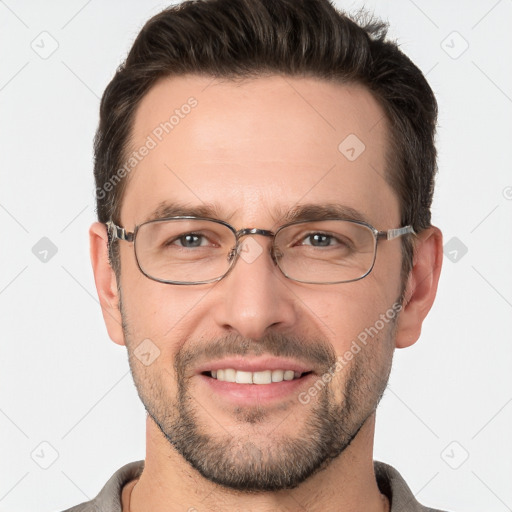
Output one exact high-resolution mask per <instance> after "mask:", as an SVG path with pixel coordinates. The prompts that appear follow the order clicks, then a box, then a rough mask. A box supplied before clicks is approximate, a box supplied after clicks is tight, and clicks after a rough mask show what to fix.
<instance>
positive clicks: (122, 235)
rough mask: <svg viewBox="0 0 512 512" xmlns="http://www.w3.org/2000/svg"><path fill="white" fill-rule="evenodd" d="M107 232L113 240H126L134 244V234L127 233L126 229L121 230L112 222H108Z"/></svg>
mask: <svg viewBox="0 0 512 512" xmlns="http://www.w3.org/2000/svg"><path fill="white" fill-rule="evenodd" d="M107 230H108V232H109V234H110V236H111V238H112V240H116V239H119V240H126V241H127V242H133V239H134V234H133V233H127V232H126V229H124V228H120V227H119V226H117V225H116V224H114V223H113V222H112V221H111V220H109V221H108V222H107Z"/></svg>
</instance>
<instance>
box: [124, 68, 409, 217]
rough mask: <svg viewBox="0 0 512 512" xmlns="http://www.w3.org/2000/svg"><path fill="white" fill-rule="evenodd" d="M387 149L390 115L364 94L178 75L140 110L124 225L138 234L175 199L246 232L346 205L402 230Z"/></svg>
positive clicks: (278, 81)
mask: <svg viewBox="0 0 512 512" xmlns="http://www.w3.org/2000/svg"><path fill="white" fill-rule="evenodd" d="M387 146H388V144H387V127H386V121H385V116H384V113H383V111H382V109H381V107H380V106H379V105H378V103H377V102H376V100H375V99H374V98H373V96H372V95H371V94H370V93H369V92H368V91H367V90H366V89H365V88H363V87H361V86H357V85H341V84H337V83H332V82H327V81H324V80H320V79H315V78H294V77H288V76H286V77H284V76H270V77H260V78H256V79H251V80H243V81H238V82H234V81H230V80H218V79H213V78H212V77H205V76H197V75H186V76H181V77H172V78H166V79H163V80H161V81H159V82H158V83H157V84H156V85H155V86H154V87H153V88H152V89H151V90H150V91H149V92H148V93H147V94H146V96H145V97H144V98H143V100H142V101H141V103H140V104H139V106H138V109H137V111H136V114H135V119H134V125H133V130H132V137H131V140H130V149H129V151H128V154H127V158H130V157H131V158H132V160H134V162H135V161H136V165H133V168H132V170H130V171H129V174H128V183H127V187H126V190H125V194H124V198H123V205H122V209H121V221H122V223H123V224H125V225H126V226H127V227H133V225H135V224H137V223H140V222H142V221H144V220H147V217H148V216H150V215H151V212H153V211H154V210H155V209H156V208H158V206H159V205H161V204H163V203H170V204H172V203H174V202H175V203H179V204H180V205H190V206H191V207H198V206H206V207H208V208H210V209H212V210H214V211H215V212H216V213H217V214H218V217H220V218H223V219H224V220H229V221H234V223H236V224H238V223H240V225H244V226H247V225H248V223H249V224H250V223H256V222H258V223H260V224H261V222H267V220H269V221H270V220H271V219H272V220H276V218H277V217H279V216H280V215H282V214H283V212H286V211H287V210H290V209H291V208H293V207H296V206H297V205H300V204H309V205H315V204H318V205H322V204H341V205H345V206H347V207H349V208H352V209H355V210H357V211H360V212H362V214H363V215H364V216H365V217H366V218H367V219H368V220H369V221H371V222H373V223H374V224H375V225H376V227H380V226H385V227H388V225H389V226H390V227H392V226H391V224H393V225H394V224H396V223H397V222H398V219H399V211H398V202H397V199H396V196H395V194H394V192H393V191H392V190H391V188H390V187H389V185H388V184H387V182H386V181H385V179H384V176H385V173H386V150H387ZM144 148H146V149H144Z"/></svg>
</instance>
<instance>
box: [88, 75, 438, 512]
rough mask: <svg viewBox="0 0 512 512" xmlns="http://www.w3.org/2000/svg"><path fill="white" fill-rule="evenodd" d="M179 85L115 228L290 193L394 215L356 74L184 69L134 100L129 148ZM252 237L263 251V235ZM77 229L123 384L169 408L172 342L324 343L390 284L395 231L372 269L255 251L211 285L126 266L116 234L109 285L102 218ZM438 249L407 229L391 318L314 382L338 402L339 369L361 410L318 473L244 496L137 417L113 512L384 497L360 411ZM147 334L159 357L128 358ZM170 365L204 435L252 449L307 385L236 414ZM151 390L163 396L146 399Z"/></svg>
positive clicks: (125, 248) (293, 434)
mask: <svg viewBox="0 0 512 512" xmlns="http://www.w3.org/2000/svg"><path fill="white" fill-rule="evenodd" d="M190 96H194V97H195V98H196V99H197V101H198V106H197V107H196V108H195V109H193V110H192V112H191V113H190V114H189V115H188V116H187V117H186V118H185V119H183V120H182V121H181V122H180V123H179V124H178V125H177V126H176V127H175V128H174V129H173V131H172V133H170V134H169V135H167V136H165V137H164V139H163V140H162V142H160V143H159V144H158V146H157V147H156V148H155V149H153V150H152V151H151V152H150V153H149V154H148V155H147V156H146V157H145V158H144V159H143V160H142V161H141V162H140V163H139V164H138V166H137V168H136V169H135V170H134V171H132V173H131V174H130V176H129V182H128V185H127V188H126V191H125V196H124V198H123V203H122V209H121V218H120V225H122V226H123V227H125V228H126V229H127V230H129V231H133V229H134V227H135V226H136V225H137V224H140V223H141V222H143V221H144V220H146V219H147V217H148V215H150V214H151V212H152V211H153V210H154V209H155V208H156V207H157V206H158V205H159V204H160V203H161V202H162V201H171V202H173V201H179V202H180V203H186V204H188V205H190V206H198V205H201V204H214V205H215V206H216V208H217V218H220V219H222V220H225V221H227V222H229V223H230V224H232V225H233V226H234V227H235V228H236V229H240V228H245V227H258V228H261V229H269V230H272V229H274V230H275V228H276V227H277V226H279V225H280V224H282V222H281V219H282V214H283V212H287V211H289V210H290V209H292V208H293V207H295V206H296V205H297V204H299V205H301V204H306V203H308V204H316V205H324V204H326V203H334V204H343V205H347V206H350V207H352V208H355V209H357V210H358V211H360V212H362V213H363V214H364V215H365V216H366V218H367V219H368V221H369V222H370V223H371V224H372V225H373V226H375V227H376V228H377V229H379V230H384V229H390V228H395V227H399V226H400V224H399V222H400V215H399V205H398V200H397V197H396V195H395V193H394V191H393V190H392V189H391V188H390V186H389V185H388V184H387V183H386V181H385V180H384V179H383V176H384V173H385V161H386V148H387V127H386V123H385V121H384V116H383V111H382V109H381V108H380V106H379V105H378V103H377V102H376V101H375V100H374V98H373V97H372V95H371V94H370V93H369V92H368V91H367V90H366V89H364V88H363V87H360V86H356V85H340V84H333V83H328V82H324V81H322V80H318V79H313V78H291V77H281V76H271V77H265V78H258V79H255V80H246V81H243V82H242V83H233V82H229V81H218V80H212V79H211V78H207V77H199V76H193V75H189V76H183V77H173V78H170V79H165V80H161V81H160V82H159V83H157V84H156V85H155V86H154V87H153V88H152V89H151V90H150V91H149V92H148V94H147V95H146V96H145V97H144V99H143V101H142V102H141V104H140V105H139V108H138V110H137V113H136V117H135V122H134V127H133V136H132V146H133V148H137V147H140V146H141V145H142V144H143V143H144V141H145V140H146V137H147V136H148V134H150V133H151V132H152V130H154V128H155V127H156V126H158V125H159V124H160V123H161V122H162V121H164V120H165V119H166V118H168V117H169V115H170V114H172V111H173V110H174V109H175V108H179V107H180V105H183V104H184V103H185V102H186V101H187V98H189V97H190ZM349 134H356V135H357V137H358V138H359V139H360V140H362V141H363V143H364V144H365V146H366V149H365V151H364V152H363V153H362V154H361V155H360V156H359V157H358V158H357V159H356V160H354V161H352V162H351V161H349V160H348V159H347V158H345V156H344V155H342V154H341V153H340V151H338V145H339V144H340V142H341V141H343V140H344V139H345V137H347V135H349ZM255 240H256V241H257V242H258V243H259V244H260V245H261V246H262V248H264V249H267V248H268V244H269V240H268V239H266V238H263V237H256V238H255ZM90 242H91V259H92V264H93V269H94V276H95V282H96V287H97V290H98V295H99V298H100V302H101V306H102V310H103V315H104V319H105V322H106V325H107V329H108V333H109V336H110V338H111V339H112V340H113V341H114V342H115V343H117V344H120V345H127V349H128V352H129V354H130V364H131V368H132V372H133V374H134V379H135V381H136V383H137V386H138V390H139V394H140V395H141V396H142V397H144V396H145V397H146V399H147V400H148V401H151V400H153V403H158V404H160V407H161V408H164V407H166V408H167V409H166V410H167V411H170V412H172V411H175V409H174V408H173V404H174V403H175V401H176V399H177V396H178V387H177V383H176V372H175V369H174V367H173V365H174V363H175V360H176V356H177V354H178V353H179V352H180V350H186V349H192V348H193V349H195V350H197V351H198V353H200V351H201V348H202V347H203V348H204V344H205V343H215V342H216V340H224V339H226V337H229V336H235V337H240V339H242V338H243V339H246V340H252V341H251V342H252V345H251V346H252V347H257V346H258V341H259V342H260V343H261V345H260V347H261V348H262V349H263V350H264V349H266V348H268V347H269V345H268V344H266V340H267V338H266V337H267V336H268V335H269V334H273V333H275V334H279V335H283V336H289V337H297V336H301V337H302V338H303V339H304V340H309V342H311V343H312V342H313V341H315V340H319V343H321V344H324V345H325V347H326V348H328V349H330V350H331V351H332V352H333V353H335V354H336V355H337V356H340V355H342V354H344V353H345V352H346V351H347V350H348V349H349V348H350V345H351V342H352V341H353V340H354V339H356V338H357V335H358V334H359V333H361V332H362V331H364V329H365V328H367V327H369V326H372V325H374V324H375V322H376V320H378V319H379V315H381V314H383V313H385V312H386V311H387V310H388V309H389V308H390V307H391V306H392V305H393V303H394V302H395V301H396V299H397V297H399V295H400V291H401V284H402V283H401V281H400V268H401V248H400V241H399V239H397V240H393V241H387V242H383V243H379V248H378V251H377V260H376V263H375V267H374V269H373V270H372V272H371V273H370V274H369V275H368V276H367V277H365V278H364V279H362V280H360V281H356V282H352V283H344V284H338V285H310V284H309V285H308V284H301V283H297V282H294V281H291V280H289V279H286V278H285V277H284V276H283V275H282V274H281V273H280V272H279V270H278V269H277V268H276V267H275V266H274V264H273V263H272V260H271V258H270V257H269V255H268V253H267V252H266V250H264V251H263V253H262V255H261V256H259V257H258V258H256V260H254V261H253V262H252V263H246V262H245V261H243V260H241V259H240V260H239V261H238V262H237V264H236V266H235V268H234V269H233V270H232V272H231V273H230V274H229V275H228V276H227V277H226V278H224V279H223V280H221V281H219V282H217V283H212V284H207V285H200V286H173V285H166V284H162V283H158V282H155V281H153V280H150V279H148V278H146V277H145V276H144V275H143V274H142V273H141V272H140V271H139V269H138V268H137V264H136V260H135V256H134V251H133V246H132V244H129V243H126V242H120V243H121V250H120V256H121V268H122V272H121V278H120V283H118V282H117V281H116V276H115V274H114V272H113V271H112V269H111V267H110V265H109V263H108V253H107V237H106V229H105V226H104V225H102V224H99V223H95V224H93V225H92V226H91V229H90ZM441 262H442V235H441V232H440V230H439V229H438V228H436V227H432V228H429V229H427V230H425V231H424V232H422V233H420V234H419V236H418V237H417V240H416V250H415V258H414V266H413V270H412V272H411V274H410V276H409V279H408V281H407V283H406V289H405V300H404V303H403V309H402V311H401V313H400V315H399V317H398V321H397V323H396V325H393V324H392V323H390V324H389V325H388V326H386V328H384V329H383V330H382V332H380V333H379V336H378V339H375V340H374V341H372V342H371V343H369V344H368V345H367V346H366V347H364V349H363V350H362V351H361V353H359V354H357V355H355V356H354V358H353V359H352V360H351V361H350V362H349V363H348V365H347V367H346V368H345V369H344V370H343V371H340V372H337V373H336V374H335V377H334V378H333V379H332V381H331V383H330V385H329V390H330V393H331V394H330V400H331V402H332V403H333V404H337V405H339V407H340V408H341V410H343V407H344V404H345V402H344V396H345V395H346V392H347V382H348V379H349V376H350V375H351V374H352V375H356V376H357V378H358V379H359V380H358V382H359V387H358V394H357V395H356V397H357V401H356V403H357V404H358V407H359V410H358V411H357V414H356V416H357V417H358V418H359V419H363V420H364V421H363V424H362V426H361V428H360V429H359V430H358V431H357V432H354V434H356V433H357V435H355V437H354V439H353V440H352V442H351V443H350V445H349V446H348V447H347V448H346V449H345V450H343V451H342V452H341V454H340V455H339V456H337V457H335V458H334V459H332V460H329V461H328V462H327V463H326V464H325V466H324V467H322V468H321V470H320V471H318V472H316V473H314V474H312V475H311V476H310V477H309V478H307V479H306V480H304V481H303V482H302V483H301V484H300V485H298V486H296V487H295V488H293V489H283V490H277V491H272V492H257V493H247V492H245V493H244V492H240V491H236V490H232V489H228V488H226V487H223V486H220V485H218V484H215V483H214V482H212V481H210V480H209V479H207V478H205V477H204V476H202V475H201V474H200V473H199V472H198V471H196V469H194V468H193V467H191V466H190V465H189V464H188V463H187V461H186V460H185V459H184V458H183V457H182V456H181V455H180V454H179V453H178V452H177V451H176V450H175V449H174V448H173V446H172V445H171V444H170V443H169V441H168V440H167V438H166V437H165V436H164V435H163V433H162V431H161V430H160V429H159V427H158V426H157V425H156V424H155V422H154V421H153V419H152V418H151V416H150V415H148V418H147V436H146V442H147V443H146V462H145V469H144V472H143V473H142V475H141V477H140V479H139V480H138V481H137V482H132V483H131V484H129V486H126V487H125V489H124V492H123V507H124V508H123V510H128V506H127V503H128V500H129V501H130V508H131V510H132V511H137V512H144V511H150V510H151V511H153V512H159V511H164V510H165V511H166V512H170V511H178V510H181V511H183V510H188V509H190V510H194V509H195V510H198V511H203V510H212V511H213V510H223V511H235V510H253V511H270V510H279V511H286V510H290V511H292V510H298V509H300V506H302V507H304V509H305V510H308V511H311V512H315V511H320V510H322V511H325V510H344V511H356V510H366V511H370V512H374V511H381V510H386V507H387V502H386V500H383V497H382V495H381V494H380V492H379V489H378V487H377V484H376V480H375V475H374V470H373V457H372V452H373V438H374V427H375V412H374V409H375V407H376V404H377V403H378V399H379V391H380V387H382V386H384V385H385V382H386V381H387V376H388V373H389V369H390V365H391V360H392V355H393V351H394V348H395V347H397V348H403V347H407V346H410V345H412V344H413V343H414V342H415V341H416V340H417V339H418V338H419V335H420V332H421V325H422V322H423V320H424V319H425V317H426V315H427V313H428V311H429V310H430V308H431V306H432V303H433V301H434V298H435V294H436V290H437V283H438V279H439V274H440V270H441ZM118 286H120V288H121V290H122V308H123V312H124V327H125V329H124V330H123V328H122V324H123V318H122V317H121V311H120V307H119V300H120V295H119V292H118ZM147 338H149V339H151V340H152V342H153V343H154V344H155V345H156V346H158V349H159V350H160V355H159V356H158V358H157V359H156V360H155V361H154V362H153V363H152V364H151V365H149V366H144V365H142V364H141V363H140V361H138V360H137V359H136V358H134V357H133V350H134V349H135V348H136V346H137V345H138V344H139V343H140V342H141V341H142V340H144V339H147ZM219 342H220V341H219ZM358 365H359V370H360V371H359V373H357V372H356V370H355V369H356V367H357V366H358ZM186 370H187V373H186V382H187V384H188V392H189V394H190V396H191V397H192V400H193V403H194V404H196V405H195V407H194V411H195V414H196V419H197V421H198V422H199V423H200V425H201V428H203V429H204V432H207V433H208V434H209V435H211V436H214V437H217V438H219V436H220V437H222V436H227V437H229V438H230V439H231V440H234V444H233V445H231V446H232V447H233V446H236V442H237V441H238V442H240V443H241V444H242V445H243V443H244V442H246V441H247V439H250V440H251V442H252V443H253V445H254V446H256V447H257V448H260V449H261V450H262V453H270V452H269V451H271V450H272V449H273V447H275V446H276V443H278V442H279V441H282V440H284V439H296V438H298V436H299V434H300V433H301V432H302V433H303V429H304V428H305V424H306V421H307V419H308V418H311V417H312V416H311V415H312V414H313V411H314V407H315V406H317V405H318V404H319V401H320V397H321V396H322V394H321V393H319V394H318V395H317V396H316V397H312V399H311V402H310V403H309V404H308V405H303V404H301V403H300V402H299V401H298V400H297V397H296V396H295V395H294V396H293V397H287V398H286V399H283V400H282V401H280V402H279V403H278V404H277V405H276V404H273V405H269V406H263V407H262V408H260V409H258V413H259V414H260V418H261V421H256V422H250V421H246V420H247V419H248V418H249V416H250V414H251V413H254V412H255V411H254V410H253V409H251V408H250V407H247V409H246V410H244V408H243V407H242V410H240V409H238V410H235V408H234V407H233V406H232V404H230V403H229V402H227V401H225V400H222V399H219V397H215V396H213V395H212V393H211V391H210V390H209V389H207V388H206V386H204V385H203V384H201V382H199V379H198V377H197V375H195V374H194V372H193V368H188V367H187V368H186ZM372 375H373V377H372ZM375 376H376V377H375ZM308 387H309V386H308ZM305 389H307V388H305ZM156 390H158V392H159V393H163V396H162V395H161V394H160V395H158V396H157V393H156V392H155V391H156ZM146 406H147V404H146ZM155 407H156V406H155ZM244 415H245V416H244ZM352 426H355V423H354V425H352ZM233 449H234V448H233ZM276 454H278V452H276ZM226 457H228V458H229V454H228V453H226ZM132 489H133V490H132ZM130 494H131V498H130ZM299 505H300V506H299ZM191 507H194V508H191Z"/></svg>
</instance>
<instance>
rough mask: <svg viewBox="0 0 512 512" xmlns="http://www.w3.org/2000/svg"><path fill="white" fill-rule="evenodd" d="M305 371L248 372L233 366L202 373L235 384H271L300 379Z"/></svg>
mask: <svg viewBox="0 0 512 512" xmlns="http://www.w3.org/2000/svg"><path fill="white" fill-rule="evenodd" d="M307 373H310V372H304V373H303V372H297V371H294V370H263V371H257V372H248V371H242V370H235V369H233V368H225V369H224V368H223V369H218V370H212V371H209V372H204V373H203V375H207V376H209V377H212V378H213V379H216V380H219V381H222V382H235V383H237V384H271V383H273V382H282V381H283V380H295V379H300V378H301V377H302V376H303V375H306V374H307Z"/></svg>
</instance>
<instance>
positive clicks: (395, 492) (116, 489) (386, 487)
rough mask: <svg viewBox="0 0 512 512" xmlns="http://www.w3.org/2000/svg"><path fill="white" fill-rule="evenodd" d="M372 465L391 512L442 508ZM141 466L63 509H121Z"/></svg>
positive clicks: (137, 464)
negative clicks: (126, 488) (126, 489)
mask: <svg viewBox="0 0 512 512" xmlns="http://www.w3.org/2000/svg"><path fill="white" fill-rule="evenodd" d="M374 467H375V475H376V477H377V484H378V486H379V489H380V491H381V492H382V493H383V494H385V495H386V496H387V497H388V498H389V502H390V504H391V512H442V511H441V510H437V509H433V508H428V507H424V506H423V505H420V504H419V503H418V502H417V501H416V498H415V497H414V495H413V493H412V492H411V490H410V489H409V487H408V486H407V484H406V483H405V480H404V479H403V478H402V476H401V475H400V473H399V472H398V471H397V470H396V469H394V468H392V467H391V466H388V465H387V464H384V463H382V462H377V461H375V463H374ZM143 469H144V461H143V460H141V461H138V462H131V463H130V464H126V466H123V467H122V468H121V469H119V470H117V471H116V472H115V473H114V474H113V475H112V477H111V478H110V479H109V481H108V482H107V483H106V484H105V486H104V487H103V489H102V490H101V491H100V493H99V494H98V496H96V498H94V499H93V500H91V501H87V502H85V503H82V504H81V505H77V506H76V507H72V508H69V509H67V510H65V511H64V512H122V508H121V492H122V490H123V487H124V485H126V484H127V483H128V482H130V481H131V480H134V479H135V478H138V477H139V476H140V474H141V473H142V470H143Z"/></svg>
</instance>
